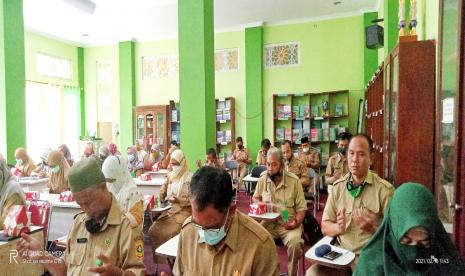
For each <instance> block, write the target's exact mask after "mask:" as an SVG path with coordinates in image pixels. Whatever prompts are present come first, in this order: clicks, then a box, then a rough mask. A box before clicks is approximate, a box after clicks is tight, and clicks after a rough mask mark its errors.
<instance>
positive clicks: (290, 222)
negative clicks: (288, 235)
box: [283, 218, 299, 230]
mask: <svg viewBox="0 0 465 276" xmlns="http://www.w3.org/2000/svg"><path fill="white" fill-rule="evenodd" d="M283 226H284V228H286V230H292V229H295V228H297V226H299V224H298V223H297V220H296V219H295V218H289V220H288V221H287V222H286V223H284V225H283Z"/></svg>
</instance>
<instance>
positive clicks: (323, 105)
mask: <svg viewBox="0 0 465 276" xmlns="http://www.w3.org/2000/svg"><path fill="white" fill-rule="evenodd" d="M321 110H323V117H328V115H329V114H328V111H329V103H328V101H326V100H324V101H322V102H321Z"/></svg>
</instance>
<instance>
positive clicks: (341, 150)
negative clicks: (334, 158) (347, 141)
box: [339, 148, 347, 156]
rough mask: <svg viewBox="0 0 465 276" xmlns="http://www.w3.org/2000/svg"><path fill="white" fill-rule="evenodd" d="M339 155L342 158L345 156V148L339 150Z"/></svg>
mask: <svg viewBox="0 0 465 276" xmlns="http://www.w3.org/2000/svg"><path fill="white" fill-rule="evenodd" d="M339 153H340V154H341V155H343V156H346V153H347V149H346V148H342V149H339Z"/></svg>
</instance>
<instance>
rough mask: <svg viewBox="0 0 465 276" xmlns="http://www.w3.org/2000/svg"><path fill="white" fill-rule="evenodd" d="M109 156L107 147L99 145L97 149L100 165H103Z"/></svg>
mask: <svg viewBox="0 0 465 276" xmlns="http://www.w3.org/2000/svg"><path fill="white" fill-rule="evenodd" d="M109 155H110V151H109V150H108V147H107V145H101V146H100V148H99V149H98V158H99V160H100V164H103V162H105V159H107V157H108V156H109Z"/></svg>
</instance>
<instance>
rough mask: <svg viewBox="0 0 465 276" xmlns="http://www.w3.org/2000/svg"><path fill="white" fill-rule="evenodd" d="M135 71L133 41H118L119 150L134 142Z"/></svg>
mask: <svg viewBox="0 0 465 276" xmlns="http://www.w3.org/2000/svg"><path fill="white" fill-rule="evenodd" d="M135 92H136V73H135V54H134V42H133V41H125V42H120V43H119V93H120V112H119V114H120V115H119V124H120V131H119V136H120V137H119V138H120V145H119V148H120V151H121V152H125V148H126V147H128V146H129V145H133V144H134V118H133V117H134V112H133V107H134V105H135V103H136V93H135Z"/></svg>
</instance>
